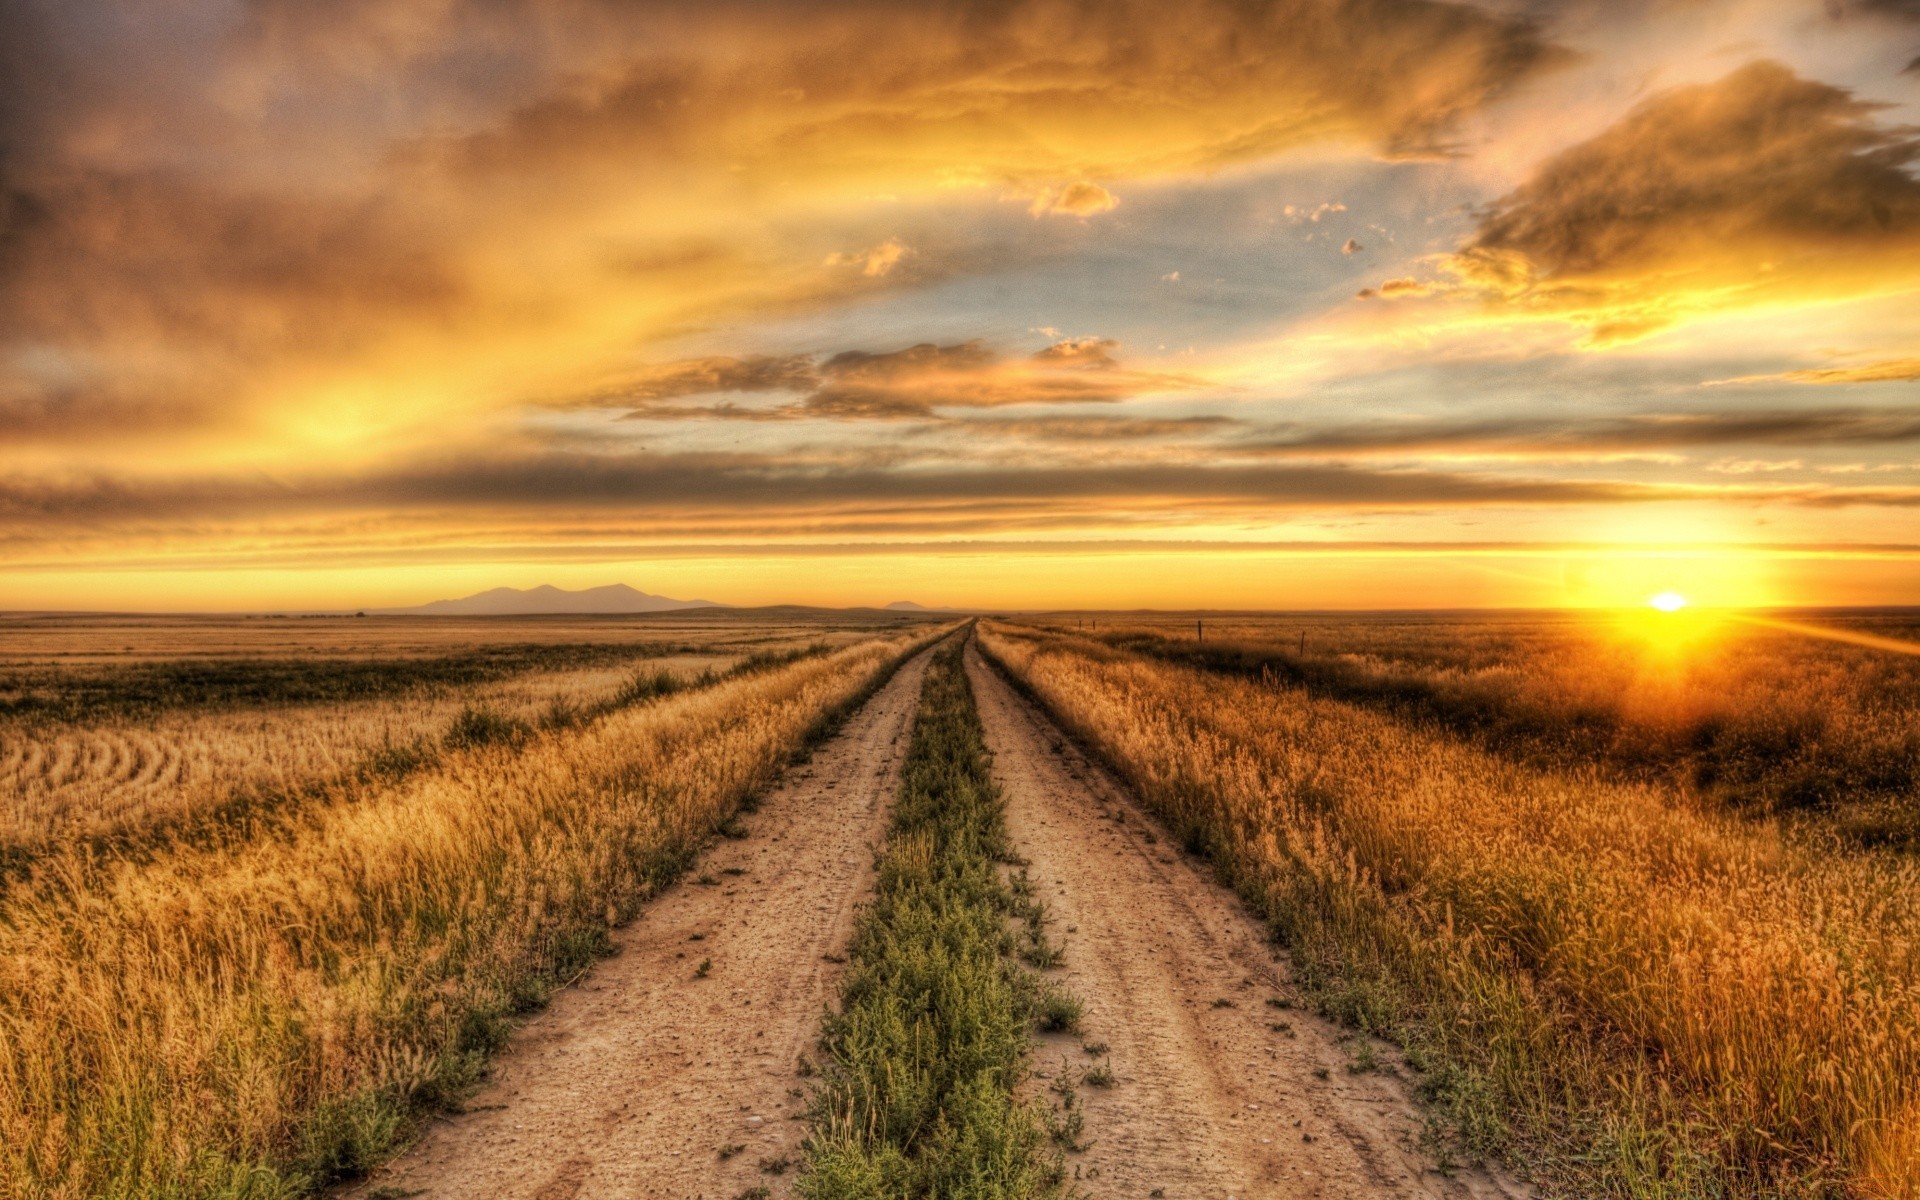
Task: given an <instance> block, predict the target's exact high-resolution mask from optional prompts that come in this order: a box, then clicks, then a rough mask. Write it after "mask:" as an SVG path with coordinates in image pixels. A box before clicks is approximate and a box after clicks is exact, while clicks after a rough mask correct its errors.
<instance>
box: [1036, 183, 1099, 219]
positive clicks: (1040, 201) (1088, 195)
mask: <svg viewBox="0 0 1920 1200" xmlns="http://www.w3.org/2000/svg"><path fill="white" fill-rule="evenodd" d="M1118 207H1120V197H1118V196H1116V195H1114V194H1113V193H1112V192H1110V191H1108V190H1107V189H1105V188H1103V187H1101V186H1100V185H1099V184H1097V183H1085V182H1082V183H1070V184H1067V185H1066V186H1065V187H1061V188H1058V189H1056V188H1042V189H1041V190H1040V194H1039V195H1038V196H1035V197H1034V198H1033V203H1032V204H1030V205H1028V206H1027V211H1028V212H1030V213H1032V214H1033V215H1034V216H1036V217H1044V216H1063V215H1064V216H1069V217H1080V218H1081V219H1083V220H1084V219H1085V218H1087V217H1091V216H1094V215H1095V214H1098V213H1103V212H1112V211H1113V210H1114V209H1116V208H1118Z"/></svg>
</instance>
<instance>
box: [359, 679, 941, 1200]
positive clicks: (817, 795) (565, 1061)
mask: <svg viewBox="0 0 1920 1200" xmlns="http://www.w3.org/2000/svg"><path fill="white" fill-rule="evenodd" d="M927 660H928V655H927V654H925V653H923V654H921V655H920V656H919V657H917V658H916V659H914V660H913V661H912V662H910V663H908V664H907V665H906V666H904V667H902V668H901V669H900V671H899V673H898V674H896V675H895V676H894V678H893V679H892V680H891V681H890V682H889V683H888V684H887V686H886V687H885V688H883V689H881V691H880V692H879V693H878V694H877V695H875V696H874V698H873V699H872V700H871V701H869V702H868V704H867V705H866V706H865V707H864V708H863V709H861V711H860V712H858V713H857V714H855V715H854V717H853V718H852V719H851V720H850V721H849V722H848V723H847V725H846V727H845V728H844V729H843V730H842V731H841V732H840V733H839V735H838V736H836V737H835V738H833V739H832V740H831V741H829V742H828V743H827V744H826V745H825V746H823V747H822V748H821V749H820V750H819V751H818V752H816V753H815V755H814V757H813V759H812V761H811V762H810V763H808V764H807V765H805V766H802V767H798V768H796V769H795V770H793V771H791V772H789V775H788V777H787V778H786V779H785V780H783V781H782V783H781V784H780V786H779V787H777V788H776V789H775V790H774V791H772V792H771V793H770V794H769V795H768V796H767V797H766V798H765V800H764V802H763V804H762V806H761V808H760V811H759V812H758V813H757V814H755V815H752V816H749V817H746V818H744V820H743V824H744V825H745V826H746V827H747V830H748V836H747V837H746V838H744V839H743V840H740V841H725V842H721V843H720V844H718V845H717V846H715V847H714V848H713V849H712V850H711V851H710V852H709V853H708V854H707V855H706V856H705V858H703V860H702V861H701V862H700V864H699V865H698V866H697V867H695V868H694V870H693V871H692V872H691V877H690V878H689V879H688V880H686V881H683V882H681V883H679V884H676V885H675V886H674V887H672V888H671V889H669V890H668V891H666V892H665V893H663V894H662V895H661V896H660V898H659V899H657V900H656V901H654V902H653V903H652V904H650V905H648V906H647V908H646V910H645V911H644V912H643V913H642V914H641V915H640V917H639V919H637V920H636V921H634V922H633V923H632V924H631V925H629V926H627V927H626V928H625V929H623V930H621V931H620V932H619V934H618V935H616V939H615V940H616V942H617V944H618V947H619V953H618V954H617V955H616V956H615V957H613V958H611V959H608V960H607V961H605V962H603V963H601V964H600V965H598V966H596V967H595V968H594V970H593V971H592V972H591V973H590V974H589V975H588V976H587V977H586V978H585V979H584V980H583V981H582V982H581V983H580V984H579V985H578V986H577V987H574V988H570V989H568V990H566V991H563V992H561V993H560V994H559V995H557V996H555V997H554V999H553V1003H552V1005H551V1006H550V1007H549V1008H548V1009H547V1010H545V1011H544V1012H542V1013H540V1014H539V1015H538V1016H536V1017H534V1018H533V1019H531V1020H529V1021H528V1022H527V1023H526V1025H525V1026H524V1027H523V1028H522V1029H521V1030H520V1032H519V1034H518V1035H517V1036H516V1037H515V1039H514V1043H513V1046H512V1047H511V1048H510V1049H509V1051H508V1052H507V1053H506V1054H505V1055H504V1056H503V1057H502V1058H501V1060H500V1061H499V1062H498V1064H497V1065H496V1067H495V1070H494V1072H493V1076H492V1080H491V1082H490V1083H489V1084H488V1086H487V1087H486V1088H485V1089H484V1090H483V1091H482V1092H481V1093H480V1094H479V1095H478V1096H476V1097H474V1098H473V1100H472V1101H471V1102H470V1103H469V1105H468V1107H467V1111H466V1112H465V1113H464V1114H463V1115H460V1116H455V1117H449V1118H446V1119H444V1120H441V1121H438V1122H436V1123H435V1124H434V1126H433V1127H432V1128H431V1129H430V1130H428V1132H427V1133H426V1135H425V1136H424V1137H423V1138H422V1139H421V1141H420V1142H419V1143H418V1144H417V1145H416V1146H414V1147H413V1149H412V1150H410V1151H409V1152H408V1153H406V1154H405V1155H403V1156H402V1157H400V1158H399V1159H397V1160H396V1161H394V1162H393V1163H392V1164H390V1165H389V1166H387V1167H385V1168H383V1169H381V1170H380V1171H378V1172H376V1173H375V1174H374V1175H373V1176H372V1177H371V1178H370V1179H368V1180H366V1181H364V1182H363V1183H362V1184H361V1185H360V1186H359V1187H358V1188H356V1189H354V1190H353V1191H352V1192H350V1193H348V1194H350V1195H353V1196H356V1197H362V1198H366V1197H371V1196H372V1195H374V1194H377V1193H384V1194H385V1195H387V1196H396V1195H419V1196H428V1197H445V1198H448V1200H469V1198H478V1197H484V1198H485V1200H517V1198H521V1197H525V1198H527V1200H576V1198H579V1200H600V1198H602V1197H608V1198H613V1197H618V1198H620V1200H629V1198H633V1197H647V1196H659V1197H674V1198H676V1200H696V1198H704V1200H730V1198H731V1197H734V1196H737V1195H738V1194H739V1193H741V1192H742V1191H744V1190H746V1189H748V1188H751V1187H755V1186H766V1187H769V1188H770V1189H771V1190H772V1192H773V1194H774V1195H776V1196H779V1195H784V1194H788V1193H789V1192H790V1191H791V1188H790V1184H791V1181H792V1179H793V1175H794V1171H793V1168H797V1167H798V1165H799V1147H800V1143H801V1141H802V1139H803V1138H804V1136H805V1133H806V1126H805V1124H804V1122H803V1120H802V1119H801V1117H802V1113H803V1110H804V1108H805V1100H804V1095H803V1093H804V1088H805V1086H806V1085H805V1081H804V1080H802V1079H801V1078H800V1077H799V1076H798V1074H797V1064H798V1061H799V1059H800V1057H801V1056H802V1055H803V1054H804V1055H813V1054H814V1049H815V1044H816V1042H817V1041H818V1039H819V1035H820V1016H821V1012H822V1010H823V1009H824V1008H825V1007H826V1005H827V1003H828V1001H829V999H830V998H831V997H832V996H833V995H834V993H835V991H836V988H837V972H838V968H837V967H836V965H835V962H834V961H833V960H835V959H837V958H838V956H839V954H840V953H841V952H842V951H843V950H844V948H845V947H846V945H847V943H848V941H849V939H850V938H851V936H852V932H853V915H854V908H855V905H856V904H857V903H858V902H859V901H860V900H861V899H863V898H864V897H865V896H866V895H867V894H868V892H869V891H870V890H871V887H872V873H873V872H872V861H873V850H874V848H875V847H877V846H878V845H879V843H880V842H881V840H882V838H883V836H884V833H885V816H886V812H887V809H888V803H889V801H890V800H891V799H892V797H893V795H894V792H895V791H896V790H897V789H898V786H899V773H900V764H901V761H902V759H903V758H904V757H905V755H906V749H907V737H908V733H909V730H910V729H911V725H912V720H913V714H914V710H915V708H916V706H917V704H918V701H919V697H920V685H921V680H922V678H923V677H924V676H925V674H926V666H927ZM700 878H707V879H710V880H713V881H714V882H713V883H711V884H707V885H703V884H701V883H699V882H697V881H698V880H699V879H700ZM706 960H711V964H712V966H711V970H710V972H709V973H708V974H707V975H706V976H705V977H704V978H700V977H697V972H698V969H699V966H700V964H701V963H702V962H703V961H706ZM723 1147H725V1148H733V1147H738V1149H737V1150H734V1151H733V1152H732V1153H731V1154H730V1155H729V1156H728V1157H726V1158H724V1159H723V1158H722V1157H721V1153H720V1152H721V1150H722V1148H723ZM782 1158H785V1159H788V1160H790V1161H791V1162H792V1164H793V1168H789V1169H788V1170H787V1171H786V1172H785V1173H783V1174H777V1175H776V1174H772V1173H769V1172H768V1171H766V1170H764V1169H763V1164H770V1163H776V1162H777V1161H778V1160H780V1159H782Z"/></svg>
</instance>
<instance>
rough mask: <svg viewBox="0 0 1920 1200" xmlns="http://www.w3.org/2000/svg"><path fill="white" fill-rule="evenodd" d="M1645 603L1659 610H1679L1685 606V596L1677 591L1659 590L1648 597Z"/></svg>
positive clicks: (1667, 611) (1668, 611)
mask: <svg viewBox="0 0 1920 1200" xmlns="http://www.w3.org/2000/svg"><path fill="white" fill-rule="evenodd" d="M1647 603H1648V605H1650V606H1652V607H1654V608H1657V609H1659V610H1660V611H1661V612H1665V613H1670V612H1679V611H1680V610H1681V609H1683V608H1685V607H1686V606H1687V598H1686V597H1685V596H1682V595H1681V594H1680V593H1679V592H1661V593H1660V594H1658V595H1656V596H1654V597H1652V598H1650V599H1649V600H1648V601H1647Z"/></svg>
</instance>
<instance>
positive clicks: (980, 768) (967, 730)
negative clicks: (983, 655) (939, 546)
mask: <svg viewBox="0 0 1920 1200" xmlns="http://www.w3.org/2000/svg"><path fill="white" fill-rule="evenodd" d="M963 645H964V639H963V638H959V637H956V638H954V639H953V640H952V642H951V643H950V644H949V645H948V647H947V648H946V649H945V650H943V651H942V652H941V653H940V654H939V655H938V657H937V658H936V659H935V661H934V664H933V666H932V668H931V669H930V670H929V671H928V673H927V679H926V684H925V689H924V691H923V693H922V696H921V700H920V709H919V715H918V720H917V723H916V725H915V727H914V733H913V741H912V744H911V745H910V747H909V748H908V751H907V760H906V766H905V775H904V778H903V780H902V783H901V787H900V798H899V803H898V806H897V808H896V809H895V812H894V817H893V822H892V826H891V828H890V830H889V832H888V840H887V846H886V850H885V852H884V854H883V855H882V857H881V859H880V864H879V880H878V883H877V885H876V888H875V895H874V900H873V903H872V905H871V907H869V908H868V909H867V910H866V911H865V913H864V914H863V915H862V917H861V920H860V924H859V928H858V931H857V933H856V934H855V937H854V942H853V948H852V952H851V955H850V959H851V962H852V965H851V966H850V967H849V968H848V973H847V980H846V984H845V986H844V989H843V994H842V1000H841V1008H840V1011H839V1013H837V1014H836V1015H834V1016H832V1017H831V1018H830V1019H829V1020H828V1022H827V1027H826V1034H825V1039H824V1041H825V1044H826V1046H827V1048H828V1050H829V1052H830V1053H831V1055H832V1065H831V1066H830V1068H829V1070H828V1074H827V1079H826V1083H825V1086H824V1087H823V1089H822V1090H821V1092H820V1094H819V1095H818V1096H817V1097H816V1109H815V1122H816V1128H815V1132H814V1135H813V1137H812V1138H811V1139H810V1140H809V1142H808V1145H807V1166H806V1171H805V1173H804V1174H803V1175H802V1177H801V1179H800V1184H799V1190H800V1194H801V1195H803V1196H805V1197H808V1200H884V1198H890V1197H900V1196H929V1197H932V1196H941V1197H946V1196H951V1197H973V1198H978V1200H990V1198H993V1197H1006V1198H1008V1200H1027V1198H1029V1197H1035V1196H1047V1195H1053V1194H1057V1193H1058V1191H1059V1178H1060V1169H1059V1166H1058V1155H1057V1154H1050V1153H1049V1152H1048V1150H1047V1133H1046V1130H1045V1119H1044V1117H1043V1115H1042V1110H1041V1109H1040V1108H1039V1106H1038V1105H1036V1104H1035V1103H1034V1102H1032V1101H1028V1100H1022V1099H1020V1098H1019V1097H1018V1095H1017V1092H1016V1089H1017V1087H1018V1085H1019V1084H1020V1082H1021V1080H1022V1079H1023V1078H1024V1077H1025V1075H1026V1053H1027V1049H1028V1042H1029V1037H1028V1026H1029V1024H1030V1022H1031V1021H1032V1020H1033V1017H1034V1013H1035V998H1036V995H1037V992H1036V987H1035V984H1034V982H1033V980H1032V978H1031V977H1030V976H1028V975H1027V974H1026V973H1024V972H1023V971H1022V970H1021V969H1020V968H1019V967H1018V966H1017V965H1016V964H1015V962H1014V961H1013V958H1012V957H1011V956H1012V952H1013V949H1014V940H1013V936H1012V934H1011V931H1010V929H1009V926H1008V921H1009V918H1010V917H1011V916H1012V915H1013V914H1014V912H1015V911H1016V908H1017V904H1016V900H1015V897H1014V895H1013V892H1012V891H1011V890H1010V889H1009V888H1008V886H1007V884H1006V883H1005V881H1004V880H1003V879H1002V877H1001V874H1000V871H999V867H998V865H997V864H998V863H1000V862H1003V861H1005V860H1007V859H1009V858H1010V857H1011V852H1010V850H1009V847H1008V844H1007V833H1006V827H1005V823H1004V821H1003V819H1002V805H1001V800H1000V796H999V794H998V791H997V789H996V788H995V787H994V785H993V782H992V780H991V778H990V777H989V775H988V767H987V754H986V747H985V745H984V743H983V740H982V734H981V730H980V720H979V716H978V714H977V712H976V711H975V709H974V702H973V695H972V691H971V689H970V688H969V687H968V684H967V678H966V674H965V672H964V671H962V670H961V667H960V653H961V649H962V647H963Z"/></svg>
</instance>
